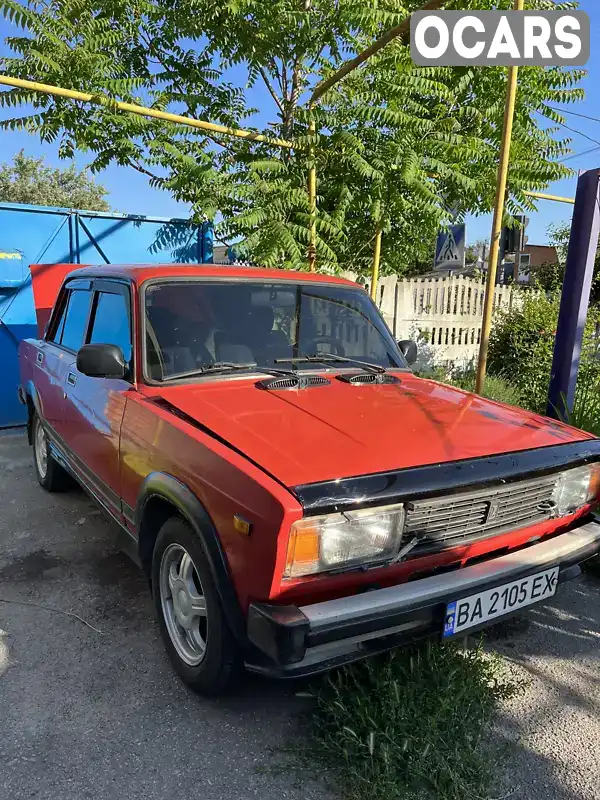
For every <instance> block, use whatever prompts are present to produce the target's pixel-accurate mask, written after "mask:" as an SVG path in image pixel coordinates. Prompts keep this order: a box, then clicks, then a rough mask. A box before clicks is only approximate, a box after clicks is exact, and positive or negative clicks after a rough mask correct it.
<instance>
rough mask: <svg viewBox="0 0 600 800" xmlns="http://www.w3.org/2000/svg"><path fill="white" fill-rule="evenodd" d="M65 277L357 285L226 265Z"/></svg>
mask: <svg viewBox="0 0 600 800" xmlns="http://www.w3.org/2000/svg"><path fill="white" fill-rule="evenodd" d="M67 277H68V278H74V277H78V278H86V277H87V278H91V277H106V278H109V277H110V278H127V279H128V280H131V281H133V282H134V283H136V284H138V285H140V284H142V283H145V282H146V281H149V280H156V279H161V278H226V279H230V280H231V279H239V278H245V279H246V280H257V281H267V280H268V281H294V282H298V281H302V282H309V283H338V284H343V285H345V286H353V287H354V288H356V286H357V284H356V283H354V282H353V281H351V280H348V279H347V278H340V277H338V276H337V275H323V274H319V273H312V272H297V271H294V270H287V269H266V268H263V267H239V266H230V265H228V264H104V265H102V266H96V267H91V266H86V267H83V268H80V269H76V270H74V271H73V272H70V273H69V274H68V276H67Z"/></svg>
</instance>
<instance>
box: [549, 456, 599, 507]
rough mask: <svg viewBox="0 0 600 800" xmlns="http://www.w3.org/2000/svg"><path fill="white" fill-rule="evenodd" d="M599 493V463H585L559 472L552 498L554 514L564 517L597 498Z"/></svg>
mask: <svg viewBox="0 0 600 800" xmlns="http://www.w3.org/2000/svg"><path fill="white" fill-rule="evenodd" d="M599 493H600V464H587V465H586V466H585V467H576V468H575V469H569V470H567V471H566V472H561V473H560V475H559V476H558V478H557V481H556V485H555V487H554V491H553V492H552V500H553V501H554V502H555V503H556V515H557V516H559V517H564V516H565V515H567V514H571V513H573V512H574V511H577V510H578V509H580V508H581V507H582V506H585V505H586V504H587V503H591V502H593V501H594V500H596V499H597V498H598V494H599Z"/></svg>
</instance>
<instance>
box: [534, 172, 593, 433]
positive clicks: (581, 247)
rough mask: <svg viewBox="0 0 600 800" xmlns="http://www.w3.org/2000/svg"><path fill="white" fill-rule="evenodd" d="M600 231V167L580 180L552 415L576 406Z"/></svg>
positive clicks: (554, 374) (551, 398) (554, 361)
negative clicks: (582, 346) (582, 348)
mask: <svg viewBox="0 0 600 800" xmlns="http://www.w3.org/2000/svg"><path fill="white" fill-rule="evenodd" d="M599 232H600V169H590V170H588V171H587V172H583V173H582V174H581V175H580V176H579V180H578V181H577V194H576V195H575V208H574V210H573V222H572V223H571V236H570V239H569V250H568V253H567V264H566V267H565V280H564V283H563V290H562V296H561V300H560V311H559V314H558V327H557V329H556V340H555V342H554V356H553V358H552V373H551V375H550V389H549V391H548V407H547V409H546V413H547V414H548V416H549V417H556V418H557V419H565V418H566V416H567V414H568V412H570V411H572V410H573V402H574V400H575V386H576V384H577V372H578V370H579V360H580V358H581V345H582V343H583V331H584V328H585V320H586V317H587V311H588V305H589V301H590V288H591V285H592V277H593V273H594V261H595V260H596V250H597V247H598V233H599Z"/></svg>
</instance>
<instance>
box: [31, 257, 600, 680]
mask: <svg viewBox="0 0 600 800" xmlns="http://www.w3.org/2000/svg"><path fill="white" fill-rule="evenodd" d="M415 357H416V348H415V345H414V344H413V343H411V342H400V343H397V342H396V341H394V338H393V336H392V334H391V333H390V331H389V329H388V328H387V326H386V324H385V322H384V321H383V319H382V318H381V316H380V314H379V312H378V310H377V308H376V307H375V305H374V304H373V302H372V301H371V299H370V298H369V297H368V295H367V294H366V293H365V292H364V291H363V290H362V289H361V288H360V287H359V286H357V285H356V284H353V283H351V282H349V281H347V280H343V279H341V278H337V277H333V276H324V275H310V274H304V273H293V272H285V271H276V270H266V269H250V268H232V267H218V266H211V265H207V266H189V265H182V266H165V267H157V266H151V267H149V266H129V267H113V266H106V267H102V268H85V269H79V270H77V271H75V272H72V273H71V274H70V275H69V276H68V277H67V279H66V280H65V282H64V284H63V286H62V288H61V290H60V293H59V295H58V298H57V301H56V304H55V306H54V309H53V312H52V315H51V317H50V320H49V323H48V325H47V327H46V333H45V336H44V338H43V339H40V340H35V341H34V340H27V341H25V342H23V344H22V346H21V350H20V363H21V376H22V382H21V386H20V389H19V392H20V397H21V399H22V401H23V402H24V403H26V404H27V406H28V409H29V438H30V442H31V443H32V444H33V450H34V456H35V468H36V472H37V476H38V480H39V482H40V484H41V485H42V486H43V487H44V488H45V489H47V490H48V491H56V490H60V489H63V488H65V487H66V486H67V485H68V484H69V481H70V479H71V477H74V478H75V479H76V480H77V481H78V482H79V483H80V484H81V485H82V486H83V487H84V488H85V489H86V490H87V491H88V492H89V493H90V494H91V495H92V496H93V497H94V498H95V499H96V500H97V501H98V502H99V503H100V504H101V506H102V507H103V508H104V509H105V510H106V511H107V512H108V513H109V514H110V516H111V517H112V518H113V519H114V520H115V521H116V522H117V523H118V525H119V526H120V531H121V545H122V547H123V549H124V550H126V551H127V552H128V553H129V554H131V556H132V557H133V558H134V559H135V560H136V561H137V562H138V563H139V564H140V565H141V566H142V568H143V569H144V570H145V571H146V573H147V575H148V577H149V579H150V583H151V587H152V593H153V597H154V602H155V605H156V612H157V616H158V620H159V624H160V628H161V632H162V636H163V638H164V642H165V646H166V649H167V651H168V653H169V656H170V658H171V660H172V662H173V664H174V666H175V669H176V670H177V672H178V673H179V674H180V675H181V677H182V678H183V680H184V681H185V682H186V683H187V684H189V685H190V686H192V687H193V688H195V689H197V690H199V691H202V692H207V693H214V692H218V691H220V690H221V689H223V688H224V687H225V685H226V684H227V683H228V681H229V680H230V678H231V676H232V675H233V674H234V672H235V670H236V668H237V667H238V666H241V665H244V664H245V666H246V667H247V668H248V669H251V670H254V671H256V672H261V673H264V674H267V675H272V676H279V677H292V676H296V675H306V674H310V673H313V672H317V671H320V670H324V669H329V668H331V667H334V666H337V665H339V664H342V663H344V662H347V661H351V660H353V659H357V658H360V657H363V656H366V655H368V654H371V653H376V652H380V651H383V650H387V649H389V648H392V647H396V646H399V645H402V644H405V643H408V642H411V641H414V640H415V639H417V638H419V637H423V636H431V635H436V636H438V637H440V638H441V637H445V638H451V637H455V636H463V635H464V634H465V633H466V632H470V631H474V630H477V629H478V628H480V627H483V626H485V625H486V624H489V623H491V622H495V621H497V620H498V619H501V618H502V617H504V616H506V615H507V614H510V613H512V612H514V611H515V610H516V609H520V608H523V607H525V606H528V605H530V604H531V603H534V602H538V601H543V600H546V599H548V598H549V597H551V596H552V595H554V593H555V591H556V589H557V586H558V585H559V584H560V583H561V582H562V581H564V580H567V579H568V578H571V577H573V576H574V575H576V574H578V572H579V567H578V565H579V564H580V562H582V561H584V560H585V559H588V558H590V557H592V556H594V555H596V554H597V553H598V551H599V550H600V525H599V524H597V523H596V522H595V521H594V519H593V517H592V513H591V512H592V511H593V509H594V507H595V505H596V503H597V500H598V495H599V493H600V440H598V439H595V438H593V437H591V436H590V435H588V434H586V433H583V432H581V431H578V430H575V429H573V428H570V427H568V426H566V425H563V424H560V423H558V422H555V421H553V420H550V419H545V418H543V417H539V416H536V415H535V414H531V413H528V412H526V411H522V410H518V409H516V408H510V407H507V406H504V405H501V404H499V403H495V402H491V401H488V400H484V399H482V398H480V397H477V396H475V395H471V394H467V393H465V392H462V391H459V390H458V389H454V388H452V387H450V386H446V385H443V384H440V383H436V382H434V381H430V380H424V379H421V378H418V377H416V376H415V375H414V374H413V373H412V372H411V369H410V367H409V365H410V363H412V362H413V361H414V359H415Z"/></svg>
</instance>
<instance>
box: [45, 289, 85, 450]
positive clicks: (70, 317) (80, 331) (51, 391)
mask: <svg viewBox="0 0 600 800" xmlns="http://www.w3.org/2000/svg"><path fill="white" fill-rule="evenodd" d="M91 300H92V282H91V280H89V279H87V280H81V279H74V280H72V281H67V283H66V284H65V286H64V287H63V289H62V291H61V293H60V295H59V297H58V301H57V304H56V309H55V311H54V313H53V316H52V319H51V321H50V325H49V327H48V329H47V331H46V334H45V339H44V340H43V342H42V343H41V345H40V347H39V350H38V352H37V353H36V356H35V359H36V360H35V367H34V370H35V372H34V385H35V388H36V391H37V394H38V397H39V401H40V405H41V411H42V417H43V419H44V421H45V422H46V426H47V428H48V433H49V435H50V439H51V440H52V441H53V442H54V444H57V445H58V446H59V447H60V448H61V449H62V445H63V436H64V428H65V400H66V376H67V368H68V366H69V365H70V364H71V363H72V361H73V358H74V357H75V353H76V352H77V350H78V349H79V347H80V346H81V343H82V341H83V337H84V334H85V330H86V328H87V323H88V317H89V311H90V305H91Z"/></svg>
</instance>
